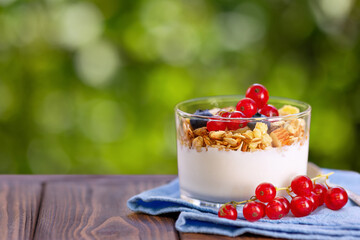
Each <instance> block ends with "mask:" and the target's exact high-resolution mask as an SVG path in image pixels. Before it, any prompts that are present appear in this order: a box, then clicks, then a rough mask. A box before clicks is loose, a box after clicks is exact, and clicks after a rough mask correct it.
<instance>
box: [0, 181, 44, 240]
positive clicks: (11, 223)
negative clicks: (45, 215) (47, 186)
mask: <svg viewBox="0 0 360 240" xmlns="http://www.w3.org/2000/svg"><path fill="white" fill-rule="evenodd" d="M40 198H41V183H40V182H39V181H31V180H28V181H19V180H17V179H14V181H0V231H1V232H0V239H32V237H33V234H34V229H35V224H36V220H37V213H38V208H39V204H40Z"/></svg>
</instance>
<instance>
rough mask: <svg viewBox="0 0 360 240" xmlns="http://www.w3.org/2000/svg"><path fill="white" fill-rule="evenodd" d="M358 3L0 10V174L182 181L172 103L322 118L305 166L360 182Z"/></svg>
mask: <svg viewBox="0 0 360 240" xmlns="http://www.w3.org/2000/svg"><path fill="white" fill-rule="evenodd" d="M359 13H360V4H359V2H358V1H351V0H343V1H310V0H309V1H265V0H256V1H236V0H228V1H204V0H195V1H194V0H174V1H167V0H143V1H141V0H134V1H115V0H106V1H99V0H94V1H70V0H69V1H67V0H44V1H18V0H0V161H1V162H0V173H37V174H42V173H49V174H58V173H89V174H176V172H177V163H176V145H175V120H174V106H175V104H176V103H177V102H179V101H182V100H186V99H189V98H195V97H204V96H211V95H227V94H244V93H245V91H246V89H247V87H248V86H249V85H251V84H252V83H255V82H258V83H262V84H264V85H265V86H267V88H268V90H269V92H270V94H271V95H273V96H283V97H290V98H295V99H299V100H302V101H306V102H308V103H310V104H311V106H312V108H313V112H312V123H311V135H310V161H313V162H315V163H317V164H319V165H320V166H322V167H327V168H340V169H352V170H356V171H360V157H359V154H358V145H359V143H360V138H359V136H360V135H359V133H360V107H359V105H360V65H359V62H360V41H359V40H360V28H359V24H358V23H359V22H360V14H359Z"/></svg>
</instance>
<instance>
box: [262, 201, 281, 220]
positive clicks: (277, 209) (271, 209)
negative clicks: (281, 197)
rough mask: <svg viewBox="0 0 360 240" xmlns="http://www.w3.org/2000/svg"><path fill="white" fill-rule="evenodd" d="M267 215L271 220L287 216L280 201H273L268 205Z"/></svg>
mask: <svg viewBox="0 0 360 240" xmlns="http://www.w3.org/2000/svg"><path fill="white" fill-rule="evenodd" d="M266 215H267V216H268V218H270V219H280V218H282V217H284V216H285V207H284V205H283V204H282V203H281V202H280V201H277V200H272V201H271V202H269V203H268V204H267V205H266Z"/></svg>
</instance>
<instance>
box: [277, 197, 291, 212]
mask: <svg viewBox="0 0 360 240" xmlns="http://www.w3.org/2000/svg"><path fill="white" fill-rule="evenodd" d="M274 200H276V201H279V202H281V203H282V204H283V205H284V209H285V213H284V214H285V215H287V214H288V213H289V211H290V202H289V200H287V199H286V198H285V197H281V196H279V197H276V198H274Z"/></svg>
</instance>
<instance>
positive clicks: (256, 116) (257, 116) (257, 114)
mask: <svg viewBox="0 0 360 240" xmlns="http://www.w3.org/2000/svg"><path fill="white" fill-rule="evenodd" d="M259 117H266V116H265V115H262V114H260V113H258V112H257V113H255V114H254V116H252V118H259Z"/></svg>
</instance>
